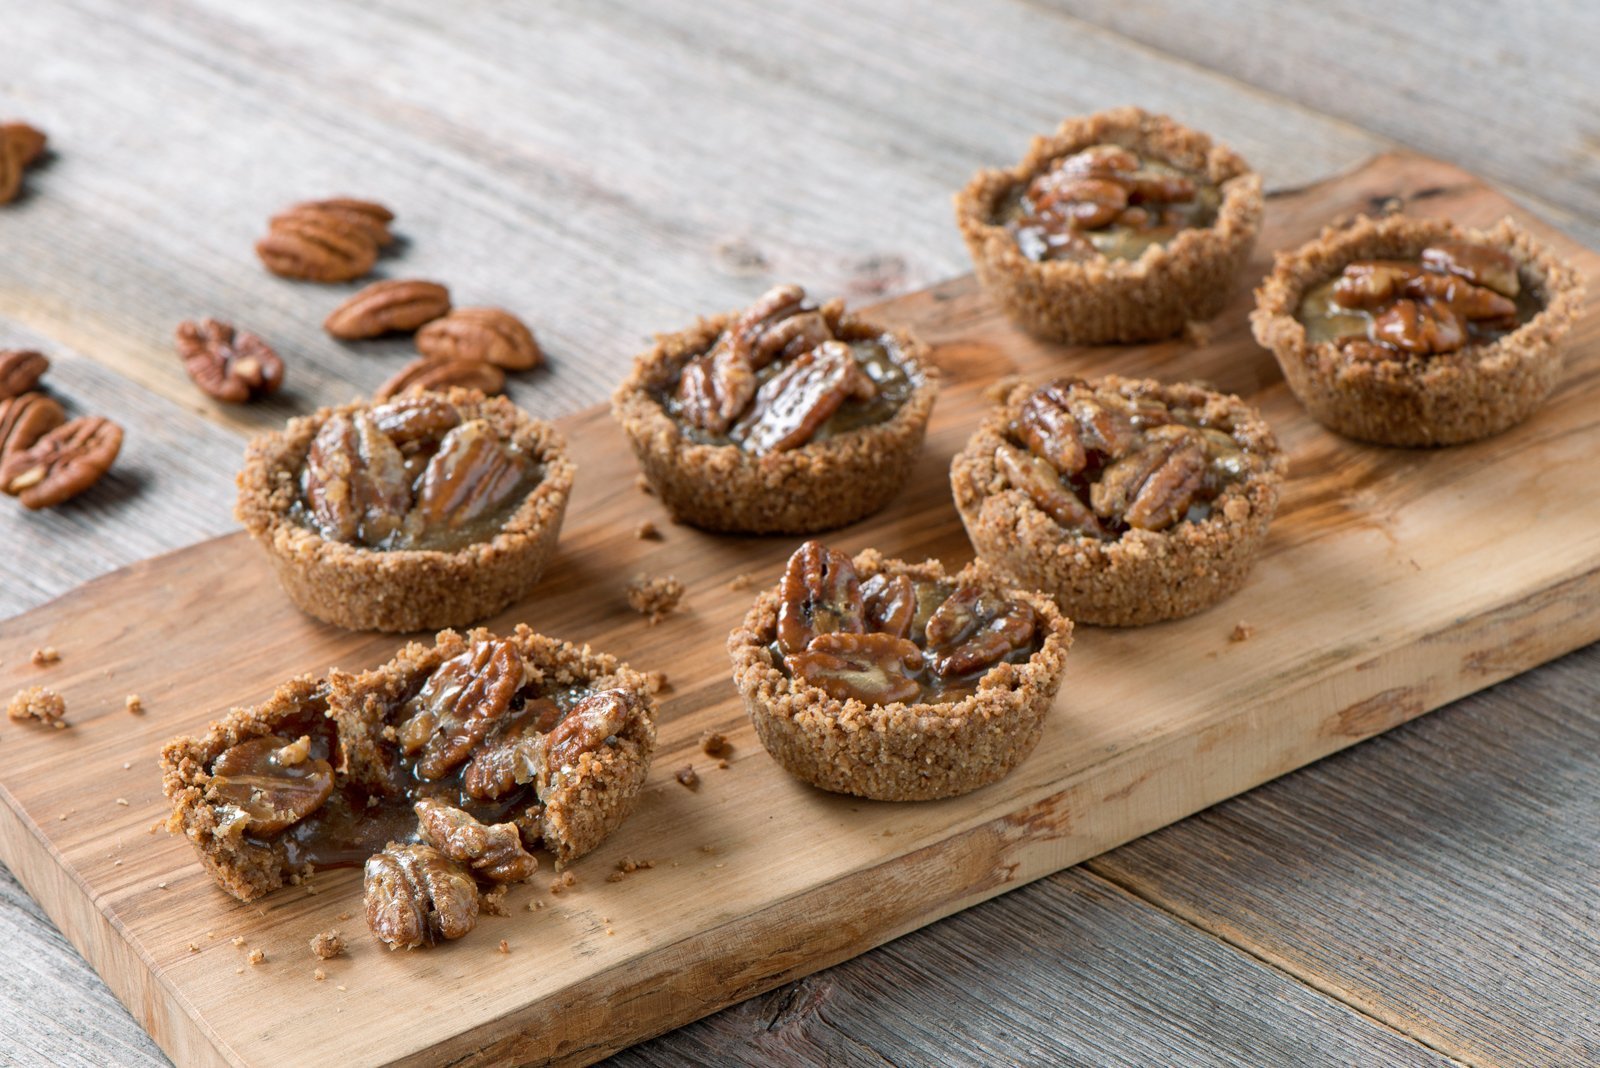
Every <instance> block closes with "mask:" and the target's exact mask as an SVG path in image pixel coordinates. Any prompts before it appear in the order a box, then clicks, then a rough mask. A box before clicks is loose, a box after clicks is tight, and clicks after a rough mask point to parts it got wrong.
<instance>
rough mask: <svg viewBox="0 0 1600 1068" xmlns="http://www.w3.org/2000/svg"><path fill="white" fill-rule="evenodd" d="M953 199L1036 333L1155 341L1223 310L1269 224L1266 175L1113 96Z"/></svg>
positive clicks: (986, 279) (982, 263)
mask: <svg viewBox="0 0 1600 1068" xmlns="http://www.w3.org/2000/svg"><path fill="white" fill-rule="evenodd" d="M955 209H956V222H957V224H958V225H959V226H960V227H961V236H962V237H963V238H964V239H965V240H966V243H967V251H968V252H969V253H970V254H971V256H972V262H973V265H974V266H975V267H976V268H977V273H978V281H979V282H980V283H981V284H982V285H983V288H984V291H985V292H986V293H988V294H989V296H990V297H991V298H992V299H993V300H995V301H996V302H997V303H998V304H999V305H1000V307H1001V308H1002V309H1003V310H1004V311H1005V313H1006V314H1007V315H1008V316H1010V317H1011V318H1012V319H1013V320H1015V321H1016V322H1017V323H1018V324H1020V325H1021V326H1022V327H1023V328H1025V329H1026V330H1028V331H1029V332H1030V333H1033V334H1035V335H1037V336H1039V337H1042V338H1047V339H1050V340H1054V341H1065V342H1068V343H1070V344H1078V345H1092V344H1102V343H1105V342H1128V341H1147V340H1153V339H1156V338H1163V337H1171V336H1172V335H1174V334H1177V333H1180V332H1181V331H1182V330H1183V329H1184V327H1185V325H1186V324H1187V323H1189V322H1191V321H1195V320H1204V319H1209V318H1211V317H1212V316H1214V315H1216V314H1217V313H1218V312H1219V311H1221V310H1222V307H1223V305H1224V304H1225V303H1226V302H1227V299H1228V296H1229V294H1230V292H1231V291H1232V289H1233V286H1234V283H1235V280H1236V279H1237V277H1238V274H1239V270H1240V268H1242V267H1243V266H1244V263H1245V261H1246V260H1247V259H1248V258H1249V256H1250V250H1251V248H1252V247H1253V246H1254V245H1255V239H1256V232H1257V231H1258V230H1259V228H1260V225H1261V213H1262V197H1261V176H1260V175H1258V174H1257V173H1256V172H1255V171H1253V170H1251V169H1250V167H1249V165H1248V164H1246V163H1245V161H1244V160H1243V159H1241V158H1240V157H1239V156H1238V155H1236V154H1235V153H1234V152H1233V151H1232V150H1230V149H1228V148H1227V147H1225V146H1223V145H1220V144H1214V143H1213V142H1212V141H1211V139H1210V138H1209V137H1207V136H1206V135H1205V134H1202V133H1198V132H1196V131H1194V130H1191V129H1188V128H1187V127H1184V126H1180V125H1179V124H1178V123H1176V122H1174V121H1172V120H1171V119H1170V118H1168V117H1166V116H1165V115H1152V114H1150V113H1148V112H1145V111H1143V110H1141V109H1139V108H1116V109H1113V110H1111V111H1102V112H1098V113H1096V114H1093V115H1087V116H1083V117H1079V118H1071V119H1067V120H1066V121H1064V122H1063V123H1062V124H1061V126H1060V128H1059V129H1057V130H1056V132H1055V133H1053V134H1051V135H1049V136H1048V137H1036V138H1034V141H1033V144H1032V146H1031V147H1030V148H1029V150H1028V154H1027V156H1025V157H1024V158H1023V160H1022V162H1021V163H1020V164H1018V165H1017V166H1016V167H1015V168H1013V169H1011V170H993V169H991V170H984V171H980V172H979V173H978V174H977V175H976V176H974V177H973V179H972V181H971V182H970V183H969V184H968V185H967V187H966V188H965V189H964V190H962V191H961V192H960V193H958V194H957V195H956V198H955Z"/></svg>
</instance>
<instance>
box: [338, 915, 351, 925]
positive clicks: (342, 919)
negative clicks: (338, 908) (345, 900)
mask: <svg viewBox="0 0 1600 1068" xmlns="http://www.w3.org/2000/svg"><path fill="white" fill-rule="evenodd" d="M350 915H351V914H350V913H348V912H341V913H339V920H340V922H342V923H349V922H350Z"/></svg>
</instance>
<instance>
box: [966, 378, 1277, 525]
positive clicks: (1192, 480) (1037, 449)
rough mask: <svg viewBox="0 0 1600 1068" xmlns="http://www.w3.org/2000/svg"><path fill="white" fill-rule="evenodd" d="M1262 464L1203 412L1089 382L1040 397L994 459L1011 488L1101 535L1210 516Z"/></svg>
mask: <svg viewBox="0 0 1600 1068" xmlns="http://www.w3.org/2000/svg"><path fill="white" fill-rule="evenodd" d="M1262 464H1263V460H1262V458H1261V457H1260V456H1258V455H1256V454H1255V453H1253V452H1250V451H1248V450H1246V449H1245V448H1244V447H1243V446H1242V445H1241V444H1240V443H1239V442H1238V441H1236V440H1235V439H1234V437H1233V435H1232V434H1231V432H1230V428H1229V427H1227V426H1213V425H1207V424H1206V422H1205V421H1204V418H1203V416H1202V415H1201V414H1200V413H1198V412H1196V411H1193V410H1190V409H1188V408H1186V407H1183V406H1179V405H1168V404H1166V403H1164V402H1163V401H1161V400H1159V399H1157V398H1155V397H1150V396H1142V395H1138V394H1134V395H1128V394H1126V393H1124V392H1121V391H1119V390H1117V389H1115V388H1111V387H1110V386H1096V385H1095V384H1093V383H1090V382H1087V381H1084V380H1082V379H1059V380H1057V381H1055V382H1052V383H1050V384H1049V385H1046V386H1044V387H1042V388H1040V389H1038V390H1036V391H1034V392H1033V393H1031V394H1030V395H1029V396H1028V397H1027V398H1026V399H1025V400H1024V401H1023V402H1022V404H1021V406H1020V408H1019V409H1018V413H1017V416H1016V418H1014V419H1013V420H1012V421H1011V424H1010V426H1009V427H1008V433H1007V440H1004V441H1002V442H1001V443H1000V445H999V446H998V447H997V448H996V450H995V456H994V465H995V472H996V475H997V476H998V478H999V480H1000V482H1001V484H1002V485H1003V486H1004V487H1007V488H1010V489H1013V490H1018V491H1020V492H1022V493H1023V494H1025V495H1026V496H1027V497H1028V499H1029V500H1030V501H1031V502H1032V503H1033V504H1034V505H1035V506H1036V507H1037V508H1038V509H1039V510H1040V511H1042V512H1044V513H1045V514H1046V515H1048V516H1049V517H1050V518H1051V519H1053V520H1054V521H1055V522H1056V523H1057V524H1058V525H1060V526H1061V527H1062V528H1063V529H1065V530H1067V531H1068V532H1069V533H1073V534H1078V535H1082V536H1086V537H1092V538H1101V539H1116V538H1119V537H1121V536H1122V534H1124V533H1125V532H1127V531H1129V530H1145V531H1164V530H1169V529H1171V528H1172V527H1174V526H1176V525H1177V524H1178V523H1181V522H1184V521H1186V520H1200V519H1204V518H1206V517H1208V516H1209V515H1210V507H1211V502H1213V501H1214V500H1215V499H1216V498H1217V497H1218V496H1219V495H1220V494H1221V493H1222V492H1223V490H1224V489H1226V487H1227V486H1228V485H1229V484H1231V483H1233V482H1236V481H1239V480H1241V479H1243V478H1245V477H1247V476H1248V475H1249V474H1250V473H1251V472H1252V471H1256V470H1259V469H1260V468H1261V466H1262Z"/></svg>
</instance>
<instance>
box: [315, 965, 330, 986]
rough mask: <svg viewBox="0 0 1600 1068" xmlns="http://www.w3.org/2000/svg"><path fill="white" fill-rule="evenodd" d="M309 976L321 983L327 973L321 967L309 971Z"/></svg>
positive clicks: (326, 976)
mask: <svg viewBox="0 0 1600 1068" xmlns="http://www.w3.org/2000/svg"><path fill="white" fill-rule="evenodd" d="M311 978H313V979H315V980H316V981H317V982H319V983H321V982H324V981H325V980H326V979H327V978H328V973H327V972H325V971H323V970H322V969H321V968H318V969H317V970H316V971H314V972H312V973H311Z"/></svg>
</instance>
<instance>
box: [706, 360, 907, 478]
mask: <svg viewBox="0 0 1600 1068" xmlns="http://www.w3.org/2000/svg"><path fill="white" fill-rule="evenodd" d="M877 389H878V387H877V386H876V385H875V384H874V383H873V381H872V379H871V378H869V377H867V374H866V372H865V371H863V370H861V365H860V364H859V363H857V362H856V357H855V353H853V352H851V350H850V346H849V345H846V344H845V343H844V342H842V341H824V342H823V343H822V344H821V345H818V346H817V347H816V348H814V349H812V350H811V351H809V352H803V353H801V354H800V355H799V356H797V357H795V358H794V359H793V360H791V361H790V362H789V363H788V364H787V365H785V366H784V368H783V369H782V370H781V371H779V372H778V373H777V374H775V375H773V376H772V377H771V378H769V379H768V380H767V381H766V383H765V384H763V385H762V387H761V388H760V390H758V391H757V392H756V398H755V401H754V402H753V403H752V404H751V406H750V410H749V412H747V413H746V414H745V416H744V418H743V419H741V420H740V421H739V423H738V425H737V426H735V427H734V428H733V430H732V432H731V436H732V437H733V439H734V440H735V441H738V442H739V443H740V444H742V445H743V446H744V447H745V448H746V449H749V450H750V451H751V452H753V453H756V454H758V455H759V454H763V453H769V452H786V451H788V450H789V449H798V448H799V447H800V446H802V445H804V444H806V443H807V442H809V441H810V440H811V439H812V438H813V437H815V436H816V433H817V431H818V430H820V429H822V424H823V423H826V422H827V421H828V419H829V417H830V416H832V415H833V413H834V412H836V411H838V410H839V406H840V405H841V404H843V403H844V402H845V401H846V400H848V399H850V398H852V397H854V398H856V399H858V400H870V399H872V397H874V396H876V395H877Z"/></svg>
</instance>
